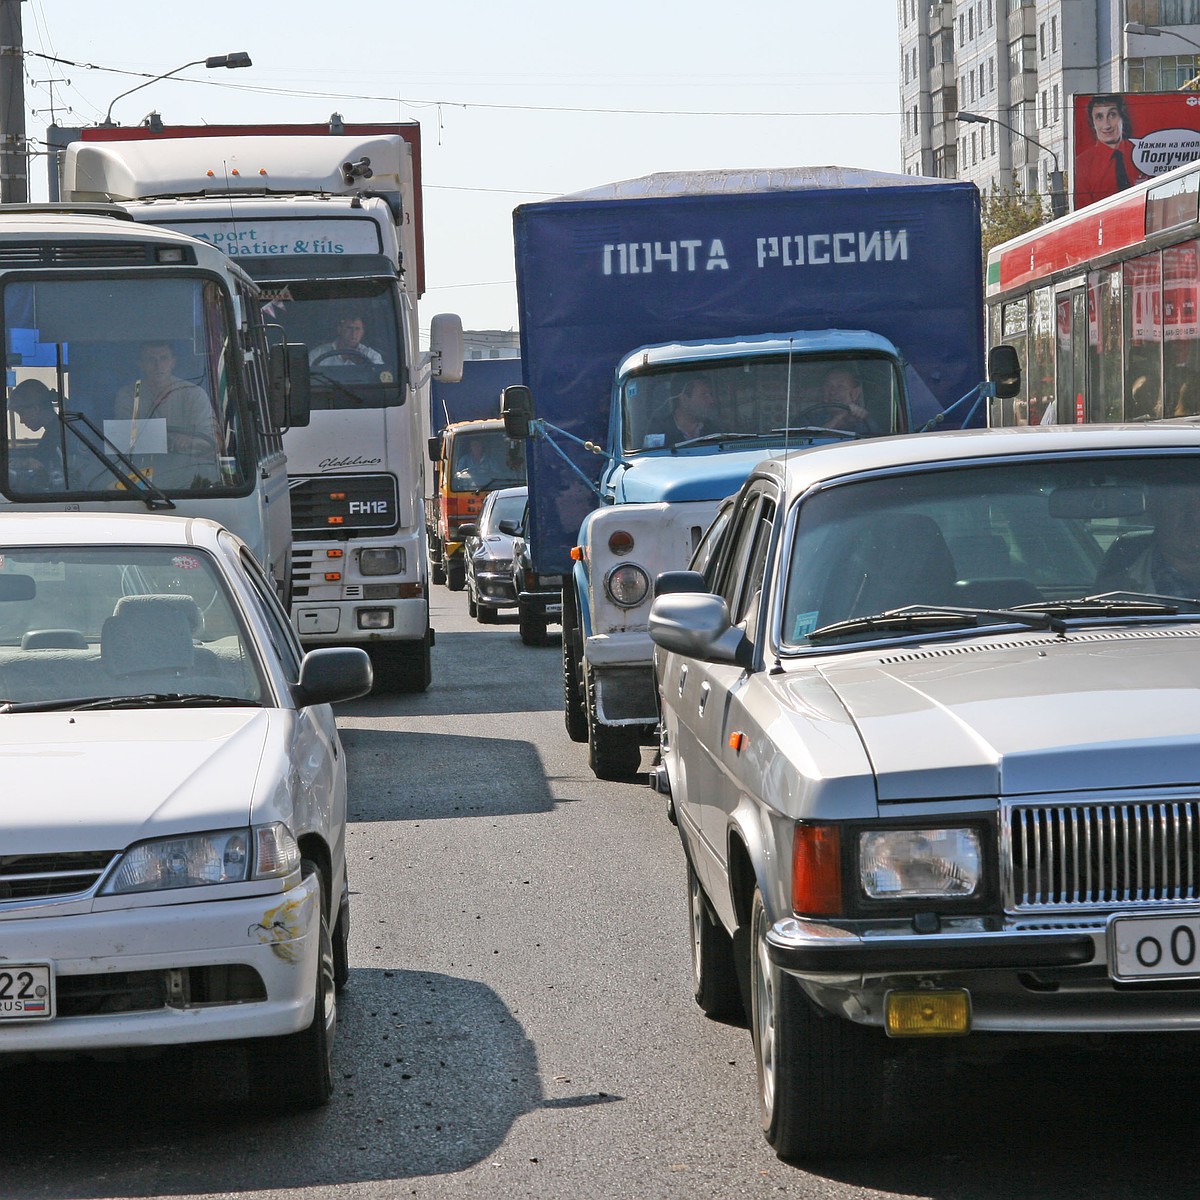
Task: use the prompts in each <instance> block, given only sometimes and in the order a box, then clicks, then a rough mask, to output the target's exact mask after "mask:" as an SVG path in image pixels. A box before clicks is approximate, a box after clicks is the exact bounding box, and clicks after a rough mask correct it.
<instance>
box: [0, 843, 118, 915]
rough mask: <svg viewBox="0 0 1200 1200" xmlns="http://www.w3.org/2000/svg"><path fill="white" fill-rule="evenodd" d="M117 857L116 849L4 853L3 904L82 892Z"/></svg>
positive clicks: (0, 867) (0, 873)
mask: <svg viewBox="0 0 1200 1200" xmlns="http://www.w3.org/2000/svg"><path fill="white" fill-rule="evenodd" d="M115 857H116V852H115V851H112V850H94V851H91V850H89V851H80V852H78V853H75V854H3V855H0V904H3V903H4V902H5V901H11V900H46V899H51V898H54V897H60V896H76V895H82V894H83V893H84V892H87V891H89V890H90V889H91V888H93V887H94V886H95V885H96V882H97V880H99V878H100V876H101V875H103V874H104V872H105V870H106V869H107V867H108V864H109V863H111V862H112V860H113V859H114V858H115Z"/></svg>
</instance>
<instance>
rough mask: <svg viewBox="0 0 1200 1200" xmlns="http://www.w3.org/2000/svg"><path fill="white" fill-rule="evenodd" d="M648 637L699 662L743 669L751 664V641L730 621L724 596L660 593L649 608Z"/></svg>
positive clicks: (676, 652)
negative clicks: (731, 665)
mask: <svg viewBox="0 0 1200 1200" xmlns="http://www.w3.org/2000/svg"><path fill="white" fill-rule="evenodd" d="M650 638H651V640H652V641H653V642H654V644H655V645H656V646H661V647H662V648H663V649H664V650H669V651H671V652H672V653H673V654H683V655H686V656H687V657H688V658H698V659H700V660H701V661H702V662H713V663H722V662H724V663H733V664H734V665H735V666H739V667H745V668H749V667H750V666H751V665H752V663H753V658H754V646H753V643H752V642H751V641H750V639H749V638H748V637H746V635H745V633H744V632H743V631H742V630H741V629H739V628H738V627H737V626H736V625H734V624H733V623H732V622H731V621H730V619H729V605H728V604H727V603H726V602H725V599H724V597H722V596H714V595H712V594H711V593H704V594H699V593H696V592H673V593H670V594H668V595H665V596H660V597H659V598H658V599H657V600H655V601H654V604H653V605H652V606H651V608H650Z"/></svg>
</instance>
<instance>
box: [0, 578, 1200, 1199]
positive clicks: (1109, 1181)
mask: <svg viewBox="0 0 1200 1200" xmlns="http://www.w3.org/2000/svg"><path fill="white" fill-rule="evenodd" d="M435 601H436V606H435V623H436V625H437V628H438V642H437V647H436V649H435V651H434V654H435V662H434V670H435V679H434V684H433V686H432V687H431V688H430V690H429V692H428V693H426V694H425V695H423V696H420V697H403V698H381V699H367V700H363V701H358V702H355V703H353V704H349V705H346V706H343V707H342V708H341V709H340V710H339V713H340V720H339V723H340V725H341V728H342V731H343V737H344V740H345V743H346V747H347V751H348V755H349V762H350V767H351V806H350V807H351V818H352V825H351V832H350V840H349V846H350V850H349V855H350V871H351V884H352V887H353V890H354V897H353V910H352V911H353V932H352V946H351V955H352V956H351V966H352V974H351V983H350V987H349V988H348V989H347V991H346V992H345V993H344V994H343V996H342V998H341V1001H342V1004H341V1019H340V1025H339V1031H338V1042H337V1076H338V1088H337V1094H336V1095H335V1098H334V1101H333V1103H332V1104H331V1105H330V1107H329V1108H328V1109H325V1110H323V1111H321V1112H319V1113H310V1114H304V1115H301V1116H292V1117H271V1116H263V1115H260V1114H257V1113H255V1112H254V1111H252V1110H248V1109H247V1108H246V1106H245V1105H244V1103H243V1102H242V1096H243V1091H244V1087H245V1071H246V1069H247V1068H246V1064H245V1063H244V1061H242V1060H241V1059H240V1058H239V1057H238V1056H236V1055H230V1054H228V1053H225V1052H221V1051H214V1052H210V1053H205V1054H202V1055H198V1056H193V1055H187V1054H177V1055H169V1056H165V1057H160V1058H156V1059H151V1060H147V1061H142V1062H137V1063H127V1062H116V1063H103V1062H101V1063H79V1062H64V1063H38V1064H37V1065H30V1066H18V1067H14V1068H12V1069H10V1070H7V1071H4V1072H0V1197H3V1198H4V1200H25V1198H29V1200H32V1198H34V1197H37V1198H39V1200H42V1198H53V1200H58V1198H64V1197H71V1198H83V1197H88V1198H92V1197H97V1198H106V1200H119V1198H126V1197H150V1196H170V1197H181V1198H182V1197H201V1196H203V1197H217V1196H221V1197H229V1196H234V1197H247V1198H249V1197H271V1200H280V1198H287V1200H291V1198H293V1197H297V1198H298V1197H305V1198H306V1200H311V1198H312V1197H314V1196H315V1197H322V1198H324V1197H335V1198H338V1200H350V1198H354V1200H358V1198H391V1197H401V1196H421V1197H459V1196H472V1197H478V1196H504V1197H507V1196H514V1197H515V1196H521V1197H526V1196H528V1197H546V1198H555V1200H557V1198H575V1197H579V1198H581V1200H582V1198H592V1197H595V1198H597V1200H600V1198H604V1200H612V1198H614V1197H639V1198H640V1197H687V1198H688V1200H698V1198H700V1197H730V1196H769V1195H771V1196H773V1195H779V1194H781V1193H782V1194H786V1195H790V1196H799V1197H813V1198H816V1197H821V1198H822V1200H828V1198H838V1200H842V1198H849V1197H876V1196H902V1197H906V1198H908V1197H928V1198H936V1200H993V1198H996V1197H1005V1198H1008V1197H1031V1198H1032V1197H1038V1198H1041V1197H1046V1198H1050V1197H1053V1198H1055V1200H1070V1198H1072V1197H1079V1198H1083V1197H1087V1198H1088V1200H1095V1198H1096V1197H1113V1198H1124V1197H1129V1198H1130V1200H1133V1198H1136V1200H1146V1198H1147V1197H1175V1196H1178V1197H1188V1198H1189V1200H1190V1198H1191V1197H1193V1196H1194V1195H1195V1193H1196V1183H1195V1179H1196V1176H1197V1167H1198V1166H1200V1163H1198V1161H1197V1160H1198V1158H1200V1149H1198V1141H1197V1138H1196V1135H1195V1121H1194V1117H1193V1110H1194V1099H1193V1098H1194V1096H1195V1095H1196V1091H1197V1083H1198V1082H1200V1067H1197V1066H1196V1065H1195V1064H1194V1061H1193V1060H1194V1059H1195V1057H1196V1053H1195V1046H1196V1043H1195V1041H1194V1040H1192V1039H1188V1040H1186V1041H1185V1040H1183V1039H1180V1040H1178V1041H1176V1042H1166V1043H1163V1042H1162V1041H1161V1040H1160V1041H1159V1042H1158V1043H1156V1044H1154V1045H1152V1046H1151V1047H1149V1048H1148V1049H1143V1048H1138V1049H1137V1050H1136V1051H1133V1052H1130V1053H1125V1054H1117V1053H1116V1052H1115V1051H1114V1050H1113V1049H1112V1047H1109V1046H1095V1047H1091V1048H1086V1049H1083V1050H1076V1051H1074V1052H1071V1053H1057V1054H1049V1053H1046V1052H1044V1051H1041V1050H1038V1051H1029V1050H1027V1051H1025V1052H1023V1053H1021V1054H1017V1055H1014V1056H1010V1057H1009V1058H1008V1059H1006V1060H1005V1061H1003V1062H999V1063H996V1064H993V1065H989V1066H978V1065H976V1066H971V1067H960V1068H959V1069H957V1070H955V1071H952V1072H949V1073H948V1074H947V1077H946V1078H945V1079H939V1080H938V1081H937V1082H936V1083H934V1084H926V1085H924V1086H923V1087H922V1088H917V1087H914V1089H913V1091H912V1093H911V1094H910V1097H909V1100H910V1103H911V1105H912V1106H914V1107H915V1108H916V1110H917V1112H918V1113H920V1114H921V1119H920V1120H919V1121H918V1122H917V1128H918V1130H919V1132H918V1133H917V1134H916V1135H915V1136H914V1138H913V1141H912V1144H911V1145H910V1146H909V1147H908V1148H907V1149H906V1151H905V1152H903V1153H901V1154H897V1155H894V1156H892V1157H888V1158H878V1159H866V1160H860V1161H852V1162H840V1163H829V1162H825V1163H808V1164H805V1165H804V1166H802V1167H798V1166H790V1165H787V1164H784V1163H782V1162H780V1161H779V1160H778V1159H776V1158H775V1156H774V1155H773V1154H772V1152H771V1151H770V1149H769V1147H768V1146H767V1145H766V1143H765V1142H764V1141H763V1139H762V1136H761V1134H760V1132H759V1129H758V1121H757V1113H756V1108H755V1097H754V1067H753V1059H752V1056H751V1051H750V1042H749V1035H748V1034H747V1033H746V1031H745V1030H742V1029H738V1028H733V1027H729V1026H725V1025H720V1024H715V1023H713V1022H711V1021H707V1020H705V1019H704V1018H703V1017H702V1016H701V1015H700V1013H699V1010H698V1009H697V1008H696V1007H695V1006H694V1004H693V1003H692V1000H691V995H690V980H689V967H688V954H687V943H686V930H685V926H686V904H685V896H684V863H683V856H682V853H681V850H680V847H679V842H678V839H677V837H676V835H675V832H674V829H673V827H672V826H671V825H670V824H669V823H668V822H667V820H666V817H665V812H664V806H663V803H662V802H661V800H660V799H659V798H658V797H656V796H654V795H653V794H652V793H651V792H650V791H649V789H648V788H646V787H645V786H644V785H641V786H639V785H635V784H604V783H599V782H598V781H596V780H595V779H594V778H593V777H592V776H591V773H590V772H589V771H588V768H587V760H586V750H585V747H582V746H578V745H575V744H574V743H572V742H570V741H569V740H568V739H567V737H566V734H565V732H564V730H563V724H562V716H561V710H560V707H559V705H560V684H559V649H558V646H557V645H554V646H550V647H545V648H538V649H531V648H526V647H523V646H522V645H521V643H520V640H519V638H518V637H517V632H516V626H515V624H513V623H504V624H500V625H497V626H489V627H483V626H479V625H476V624H475V623H474V622H472V621H470V620H468V618H467V616H466V610H465V601H464V599H463V597H462V595H461V594H458V595H450V594H449V593H447V592H446V591H445V589H443V588H438V589H436V596H435ZM1151 1052H1153V1053H1151Z"/></svg>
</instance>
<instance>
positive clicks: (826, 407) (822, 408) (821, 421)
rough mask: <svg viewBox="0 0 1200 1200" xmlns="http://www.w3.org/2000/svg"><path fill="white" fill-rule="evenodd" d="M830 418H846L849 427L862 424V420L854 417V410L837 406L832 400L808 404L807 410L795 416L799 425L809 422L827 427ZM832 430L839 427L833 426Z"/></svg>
mask: <svg viewBox="0 0 1200 1200" xmlns="http://www.w3.org/2000/svg"><path fill="white" fill-rule="evenodd" d="M831 417H833V418H837V417H846V418H847V419H848V421H849V422H850V426H851V427H853V426H857V425H861V424H862V418H861V417H859V416H856V415H855V412H854V409H852V408H851V407H850V406H849V405H848V404H838V403H837V402H836V401H833V400H830V401H828V402H826V401H824V400H823V401H821V403H820V404H810V405H809V406H808V407H807V408H802V409H801V410H800V411H799V412H798V413H797V414H796V420H797V421H798V422H799V423H800V424H801V425H804V424H807V423H809V422H811V423H812V424H814V425H828V424H829V419H830V418H831ZM834 428H835V429H836V428H841V427H840V426H834Z"/></svg>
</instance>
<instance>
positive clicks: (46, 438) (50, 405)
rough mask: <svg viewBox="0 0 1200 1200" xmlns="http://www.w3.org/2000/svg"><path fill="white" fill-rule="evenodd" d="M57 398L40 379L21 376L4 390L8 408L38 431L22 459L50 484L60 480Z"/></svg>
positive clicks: (55, 393) (60, 448)
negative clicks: (19, 380) (10, 388)
mask: <svg viewBox="0 0 1200 1200" xmlns="http://www.w3.org/2000/svg"><path fill="white" fill-rule="evenodd" d="M57 400H58V393H57V392H56V391H54V390H53V389H51V388H48V387H47V386H46V385H45V384H44V383H42V381H41V380H40V379H22V380H21V382H20V383H18V384H17V385H16V386H15V387H14V388H13V389H12V390H11V391H10V392H9V393H8V411H9V412H11V413H15V414H16V416H17V418H18V419H19V420H20V422H21V424H22V425H24V426H25V428H26V429H28V430H29V432H30V433H38V434H41V437H40V438H39V439H38V441H37V442H36V444H35V445H34V446H33V447H32V454H31V455H30V456H29V458H27V459H26V460H25V461H26V463H27V464H29V465H31V466H32V468H33V469H34V474H35V477H36V478H38V479H43V478H44V480H45V482H46V483H48V484H51V485H56V484H57V485H61V484H62V483H63V481H64V474H63V456H62V439H61V436H60V431H61V426H60V425H59V419H58V406H57V404H56V401H57Z"/></svg>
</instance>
